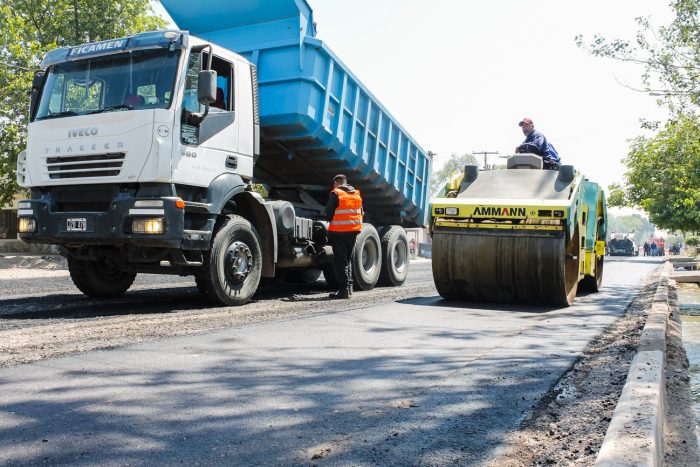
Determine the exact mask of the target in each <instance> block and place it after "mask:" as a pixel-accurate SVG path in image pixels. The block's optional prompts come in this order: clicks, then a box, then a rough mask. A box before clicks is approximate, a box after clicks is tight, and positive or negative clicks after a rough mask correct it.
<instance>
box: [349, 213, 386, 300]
mask: <svg viewBox="0 0 700 467" xmlns="http://www.w3.org/2000/svg"><path fill="white" fill-rule="evenodd" d="M381 269H382V245H381V242H380V240H379V234H378V233H377V229H375V228H374V226H373V225H371V224H364V225H363V226H362V231H361V232H360V234H359V235H358V236H357V239H356V240H355V254H354V255H353V258H352V276H353V279H354V281H353V282H354V288H355V289H356V290H372V289H373V288H374V286H375V285H377V281H378V280H379V273H380V272H381Z"/></svg>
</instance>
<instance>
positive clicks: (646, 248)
mask: <svg viewBox="0 0 700 467" xmlns="http://www.w3.org/2000/svg"><path fill="white" fill-rule="evenodd" d="M642 249H643V250H644V256H649V242H644V246H643V247H642Z"/></svg>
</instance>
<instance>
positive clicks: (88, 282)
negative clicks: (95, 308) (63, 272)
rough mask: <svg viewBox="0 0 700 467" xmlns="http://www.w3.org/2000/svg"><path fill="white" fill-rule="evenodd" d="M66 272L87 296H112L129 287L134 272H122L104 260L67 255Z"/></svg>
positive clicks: (134, 275)
mask: <svg viewBox="0 0 700 467" xmlns="http://www.w3.org/2000/svg"><path fill="white" fill-rule="evenodd" d="M68 272H70V278H71V279H72V280H73V283H74V284H75V286H76V287H77V288H78V290H80V291H81V292H82V293H84V294H85V295H87V296H88V297H93V298H114V297H118V296H120V295H121V294H123V293H124V292H126V291H127V290H129V287H131V284H133V282H134V279H135V278H136V273H133V272H124V271H120V270H119V269H117V268H115V267H113V266H112V265H110V264H108V263H107V262H105V261H104V260H99V261H89V260H83V259H77V258H73V257H72V256H69V257H68Z"/></svg>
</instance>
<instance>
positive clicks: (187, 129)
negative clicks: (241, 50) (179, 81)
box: [173, 53, 245, 186]
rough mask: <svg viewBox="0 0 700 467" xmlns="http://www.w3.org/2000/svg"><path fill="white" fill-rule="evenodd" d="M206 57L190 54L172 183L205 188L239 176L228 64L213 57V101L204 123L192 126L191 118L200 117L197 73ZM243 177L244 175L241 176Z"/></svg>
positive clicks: (232, 79) (233, 76) (236, 125)
mask: <svg viewBox="0 0 700 467" xmlns="http://www.w3.org/2000/svg"><path fill="white" fill-rule="evenodd" d="M207 61H208V56H207V54H206V53H191V54H190V57H189V61H188V66H187V71H186V76H185V87H184V92H183V99H182V113H181V123H180V143H181V145H182V148H183V149H182V150H181V151H180V154H179V155H176V156H175V158H174V166H173V181H174V182H175V183H183V184H189V185H197V186H208V185H209V184H210V183H211V181H212V180H213V179H214V178H216V177H217V176H219V175H221V174H222V173H226V172H230V173H240V172H239V167H238V160H239V159H240V155H239V154H238V146H239V144H238V132H239V120H240V118H239V116H238V113H237V111H236V110H237V105H236V104H237V103H236V100H237V99H236V93H235V89H236V87H235V81H236V73H235V72H234V65H233V62H232V61H229V60H226V59H224V58H222V57H219V56H217V55H216V54H214V56H213V57H212V65H211V68H212V69H213V70H215V71H216V73H217V82H216V84H217V99H216V102H214V103H213V104H212V105H210V107H209V114H208V115H207V116H206V118H205V119H204V120H202V121H201V122H198V123H193V121H192V119H191V118H189V115H191V114H196V113H199V114H202V113H203V112H204V106H202V105H200V104H199V103H198V100H197V85H198V73H199V71H200V70H201V69H202V64H206V63H207ZM243 175H245V174H243Z"/></svg>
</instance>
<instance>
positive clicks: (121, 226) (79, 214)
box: [18, 193, 185, 248]
mask: <svg viewBox="0 0 700 467" xmlns="http://www.w3.org/2000/svg"><path fill="white" fill-rule="evenodd" d="M56 204H57V203H55V202H54V199H53V198H52V197H51V195H43V196H42V197H41V198H38V199H31V200H23V201H20V209H19V210H18V220H19V222H20V234H19V238H20V239H22V240H24V241H26V242H28V243H49V244H57V245H62V246H69V247H70V246H84V245H115V246H116V245H133V246H137V247H148V248H152V247H164V248H181V246H182V244H183V238H184V237H185V230H184V214H185V209H184V206H185V204H184V202H183V201H182V200H181V199H180V198H177V197H160V198H156V199H154V198H150V199H143V198H135V197H133V196H131V195H128V194H124V193H120V194H119V196H117V197H115V198H114V199H112V201H111V202H110V203H109V206H108V208H107V210H106V211H103V212H86V211H71V212H66V211H60V210H56V209H55V206H56ZM32 220H33V222H32ZM23 225H24V230H31V231H25V232H22V230H23V229H22V226H23ZM159 231H162V232H161V233H157V232H159ZM146 232H153V233H146Z"/></svg>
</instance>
